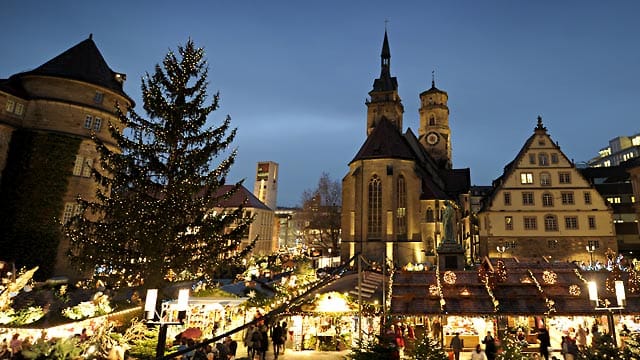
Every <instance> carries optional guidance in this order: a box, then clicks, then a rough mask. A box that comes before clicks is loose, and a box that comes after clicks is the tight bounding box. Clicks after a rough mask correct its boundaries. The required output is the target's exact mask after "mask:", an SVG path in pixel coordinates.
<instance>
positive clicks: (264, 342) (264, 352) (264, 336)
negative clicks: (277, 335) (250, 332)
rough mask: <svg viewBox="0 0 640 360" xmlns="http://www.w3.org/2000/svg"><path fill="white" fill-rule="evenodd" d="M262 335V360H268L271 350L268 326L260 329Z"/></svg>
mask: <svg viewBox="0 0 640 360" xmlns="http://www.w3.org/2000/svg"><path fill="white" fill-rule="evenodd" d="M260 335H261V336H262V342H261V345H262V347H261V348H260V359H262V360H266V358H267V350H269V334H268V333H267V326H266V325H263V326H262V327H260Z"/></svg>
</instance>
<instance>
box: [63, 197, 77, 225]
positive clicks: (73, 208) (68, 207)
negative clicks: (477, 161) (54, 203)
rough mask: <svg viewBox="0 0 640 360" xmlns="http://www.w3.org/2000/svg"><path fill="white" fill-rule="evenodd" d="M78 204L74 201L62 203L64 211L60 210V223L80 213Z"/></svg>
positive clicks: (66, 221) (64, 222)
mask: <svg viewBox="0 0 640 360" xmlns="http://www.w3.org/2000/svg"><path fill="white" fill-rule="evenodd" d="M80 210H81V208H80V204H78V203H74V202H68V203H65V204H64V211H63V212H62V223H63V224H66V223H68V222H69V220H71V218H73V217H74V216H76V215H78V214H80Z"/></svg>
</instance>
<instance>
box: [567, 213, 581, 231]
mask: <svg viewBox="0 0 640 360" xmlns="http://www.w3.org/2000/svg"><path fill="white" fill-rule="evenodd" d="M564 227H565V229H567V230H577V229H578V217H577V216H565V217H564Z"/></svg>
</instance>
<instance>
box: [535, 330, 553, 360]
mask: <svg viewBox="0 0 640 360" xmlns="http://www.w3.org/2000/svg"><path fill="white" fill-rule="evenodd" d="M538 341H540V355H541V356H542V357H544V359H545V360H549V347H550V346H551V338H550V337H549V330H547V328H546V327H543V328H541V329H540V330H538Z"/></svg>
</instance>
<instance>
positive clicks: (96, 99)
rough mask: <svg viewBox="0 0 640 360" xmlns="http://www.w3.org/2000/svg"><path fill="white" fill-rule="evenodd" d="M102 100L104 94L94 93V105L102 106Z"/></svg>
mask: <svg viewBox="0 0 640 360" xmlns="http://www.w3.org/2000/svg"><path fill="white" fill-rule="evenodd" d="M103 100H104V93H101V92H100V91H96V94H95V95H94V96H93V102H94V103H96V104H102V101H103Z"/></svg>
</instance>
